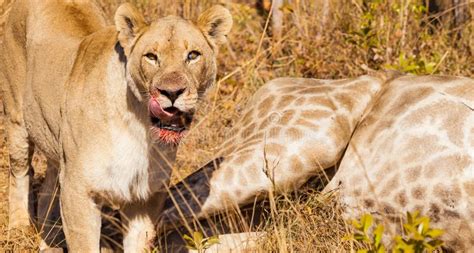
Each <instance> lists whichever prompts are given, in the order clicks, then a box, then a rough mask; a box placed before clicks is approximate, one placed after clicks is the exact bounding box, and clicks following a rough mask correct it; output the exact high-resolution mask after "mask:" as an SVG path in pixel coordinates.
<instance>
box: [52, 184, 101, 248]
mask: <svg viewBox="0 0 474 253" xmlns="http://www.w3.org/2000/svg"><path fill="white" fill-rule="evenodd" d="M77 181H78V180H77V178H74V177H71V178H68V177H66V178H65V179H64V180H63V181H62V182H61V195H60V205H61V219H62V221H63V230H64V234H65V236H66V243H67V246H68V249H69V251H70V252H97V253H99V252H100V227H101V216H100V213H101V212H100V207H99V206H97V204H96V203H95V202H94V200H93V199H92V198H91V196H90V195H89V194H88V192H87V191H86V190H85V187H84V186H83V185H81V184H79V183H76V182H77Z"/></svg>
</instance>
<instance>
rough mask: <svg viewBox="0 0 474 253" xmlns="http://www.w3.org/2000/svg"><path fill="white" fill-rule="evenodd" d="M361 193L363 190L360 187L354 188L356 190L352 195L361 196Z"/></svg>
mask: <svg viewBox="0 0 474 253" xmlns="http://www.w3.org/2000/svg"><path fill="white" fill-rule="evenodd" d="M360 194H361V190H360V189H359V188H357V189H354V190H353V191H352V195H353V196H360Z"/></svg>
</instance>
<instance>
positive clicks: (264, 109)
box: [257, 97, 275, 118]
mask: <svg viewBox="0 0 474 253" xmlns="http://www.w3.org/2000/svg"><path fill="white" fill-rule="evenodd" d="M274 100H275V98H274V97H268V98H266V99H264V100H263V101H262V102H261V103H260V104H259V105H258V114H257V115H258V118H263V117H265V116H267V114H268V112H270V110H271V109H272V105H273V101H274Z"/></svg>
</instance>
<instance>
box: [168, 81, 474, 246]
mask: <svg viewBox="0 0 474 253" xmlns="http://www.w3.org/2000/svg"><path fill="white" fill-rule="evenodd" d="M377 76H379V78H374V77H368V76H363V77H359V78H353V79H344V80H316V79H303V78H280V79H276V80H273V81H270V82H269V83H268V84H266V85H265V86H264V87H262V88H261V89H260V90H259V91H258V92H257V93H256V94H255V96H254V97H253V98H252V99H251V100H250V102H249V103H248V105H247V107H246V111H245V112H244V113H243V117H242V118H241V119H240V121H239V122H237V123H236V125H235V126H234V128H233V129H234V130H233V132H232V134H231V135H230V136H231V137H230V138H229V139H228V140H227V141H226V142H225V143H224V144H223V145H222V146H221V147H220V148H219V150H220V152H219V154H218V155H217V157H220V160H221V161H220V163H219V165H218V166H217V168H215V169H214V170H213V171H212V176H211V177H210V178H209V179H206V178H207V177H206V176H205V175H200V174H199V172H200V171H198V172H196V173H194V174H193V175H192V178H193V180H194V181H196V180H197V179H200V181H198V182H199V184H200V185H205V184H206V183H207V184H208V187H207V188H204V187H202V186H200V187H197V186H194V185H192V184H191V185H190V189H197V190H196V191H195V194H196V195H197V196H198V197H199V199H200V204H201V205H197V204H194V203H193V204H194V205H193V206H191V209H192V211H193V212H194V213H195V215H196V216H197V217H206V216H208V215H211V214H213V213H215V212H218V211H221V210H224V209H226V208H228V207H229V206H230V207H235V206H242V205H245V204H248V203H252V202H253V201H254V200H255V199H256V198H262V196H264V195H266V194H267V193H268V192H269V191H274V193H276V194H278V193H282V192H287V191H292V190H295V189H297V188H298V187H300V186H301V185H302V184H303V183H304V182H306V181H307V180H308V179H309V178H310V177H311V176H313V175H316V174H318V173H320V172H321V171H323V170H325V169H327V168H330V167H331V166H334V165H337V164H339V163H340V164H339V166H338V171H337V172H336V175H335V176H334V178H333V179H332V180H331V181H330V183H329V185H327V187H326V188H325V190H324V191H326V192H330V191H333V190H336V189H337V190H338V191H336V192H337V193H338V194H340V199H341V202H342V204H343V206H344V208H345V209H344V210H345V215H346V218H348V219H350V218H358V217H360V215H361V214H362V213H365V212H369V213H372V214H373V215H374V216H376V217H377V218H379V219H380V220H381V221H382V222H386V227H387V230H388V231H390V232H391V233H392V234H391V235H392V236H393V235H394V234H393V233H394V232H397V233H400V218H401V217H403V216H404V215H405V213H406V212H407V211H411V212H413V211H415V210H418V211H420V212H421V214H423V215H428V216H430V217H431V220H432V226H434V227H437V228H441V229H444V230H445V232H446V233H445V235H444V236H443V239H444V240H445V241H446V246H447V247H449V248H451V249H455V250H458V251H469V250H470V249H472V248H473V247H474V222H473V217H474V198H473V195H472V194H473V193H474V111H473V110H474V80H472V79H469V78H461V77H448V76H424V77H415V76H402V77H396V75H393V73H385V74H383V73H382V75H377ZM385 80H388V81H385ZM256 126H258V127H256ZM215 167H216V166H215ZM207 169H208V168H207ZM208 170H209V169H208ZM208 173H209V172H208ZM188 181H189V182H188ZM188 181H186V180H185V182H188V184H189V183H192V182H194V181H192V180H188ZM171 192H172V193H173V194H172V197H173V198H175V199H177V200H178V202H177V203H178V205H177V206H179V207H178V208H177V207H176V205H175V206H172V205H168V204H166V205H165V206H167V208H166V209H165V211H164V212H163V218H162V221H163V224H165V225H167V226H168V225H169V224H172V223H177V222H178V221H179V218H178V217H179V215H178V214H177V213H178V211H177V209H181V210H184V212H182V213H184V214H185V215H188V213H192V212H190V211H188V209H189V208H188V209H187V208H186V207H184V204H182V203H185V202H186V201H187V202H192V200H190V199H186V198H180V197H179V195H178V194H177V193H176V192H179V190H178V189H172V191H171ZM188 195H190V194H188ZM168 202H170V201H167V203H168ZM194 202H196V201H194Z"/></svg>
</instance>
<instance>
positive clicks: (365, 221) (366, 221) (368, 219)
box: [361, 214, 373, 234]
mask: <svg viewBox="0 0 474 253" xmlns="http://www.w3.org/2000/svg"><path fill="white" fill-rule="evenodd" d="M361 222H362V225H363V231H364V233H365V234H367V231H369V228H370V227H371V226H372V222H373V218H372V215H370V214H364V215H363V216H362V219H361Z"/></svg>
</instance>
